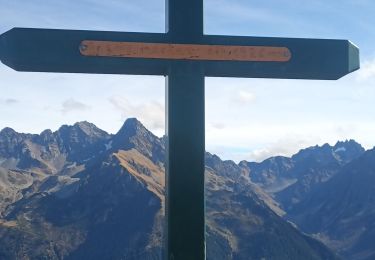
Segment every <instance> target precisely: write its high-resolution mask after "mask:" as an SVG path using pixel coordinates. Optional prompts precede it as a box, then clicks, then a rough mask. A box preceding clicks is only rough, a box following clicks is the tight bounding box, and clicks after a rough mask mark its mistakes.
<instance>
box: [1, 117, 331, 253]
mask: <svg viewBox="0 0 375 260" xmlns="http://www.w3.org/2000/svg"><path fill="white" fill-rule="evenodd" d="M86 126H87V128H88V129H87V128H86ZM72 128H75V129H72ZM12 136H13V137H12V138H10V139H11V141H9V142H7V144H14V143H16V144H17V145H19V146H20V147H24V146H25V145H27V144H25V143H26V142H27V141H28V142H30V143H31V144H32V145H33V147H37V148H38V149H35V150H34V151H36V152H34V153H31V152H29V153H28V156H27V157H26V158H23V157H22V156H21V155H22V154H21V155H20V154H19V152H17V151H20V150H17V149H18V148H17V149H16V148H15V149H11V148H12V147H16V146H15V145H2V146H0V147H3V153H2V154H1V156H2V158H5V160H10V159H9V158H14V161H15V162H17V163H14V164H13V165H12V166H13V168H17V169H18V168H21V167H23V166H24V165H25V167H24V171H26V170H27V172H28V173H30V174H31V175H33V174H34V173H33V172H40V174H42V177H41V178H38V179H37V180H34V179H32V180H29V179H27V180H28V182H25V185H24V186H20V184H17V183H16V184H17V185H18V186H17V187H16V186H15V188H14V189H17V188H18V189H19V190H18V191H17V192H19V193H20V194H23V196H21V197H20V198H17V199H15V200H13V201H12V202H11V203H10V204H9V205H7V207H6V210H4V211H3V215H4V217H3V219H2V220H1V221H0V241H1V245H2V246H1V247H0V258H1V259H2V258H4V259H28V257H29V258H31V259H41V258H47V259H161V254H162V252H161V248H162V229H163V228H162V223H163V221H164V216H163V209H164V154H165V146H164V139H160V138H157V137H156V136H154V135H153V134H152V133H151V132H149V131H148V130H147V129H146V128H144V126H143V125H142V124H141V123H140V122H139V121H137V120H136V119H130V120H127V121H126V122H125V124H124V126H123V127H122V128H121V129H120V131H119V132H118V133H117V134H116V135H114V136H111V135H108V134H106V133H105V132H102V131H101V130H98V129H96V127H94V126H93V125H91V124H89V123H87V122H86V123H84V127H82V126H80V125H75V126H72V127H68V126H67V127H64V128H63V129H61V128H60V130H59V131H57V132H56V133H52V134H51V132H48V133H46V134H44V135H43V136H50V138H46V137H43V138H42V137H41V136H42V135H40V136H37V135H21V134H15V133H12ZM40 138H42V139H43V140H45V142H44V143H42V142H40V141H37V140H40ZM0 140H1V137H0ZM12 140H13V141H12ZM47 140H49V141H47ZM81 140H82V143H80V141H81ZM3 143H4V142H3ZM5 143H6V142H5ZM0 144H1V142H0ZM35 144H38V145H39V146H36V145H35ZM52 146H55V147H56V149H55V150H54V151H56V153H52V152H50V151H51V150H52V149H47V147H52ZM7 147H8V148H7ZM44 150H46V151H49V152H47V154H48V155H49V157H48V156H43V157H42V156H40V155H39V152H40V151H44ZM76 150H77V151H80V152H76ZM21 151H22V149H21ZM53 155H55V157H59V156H63V158H64V160H62V164H61V165H59V167H56V164H52V166H53V167H50V168H48V167H47V168H46V167H44V166H43V165H42V164H41V163H42V162H43V163H45V164H47V163H48V165H51V162H53V161H54V160H55V157H54V156H53ZM30 159H33V160H36V161H38V162H40V164H39V165H42V166H43V167H44V168H42V170H38V168H37V167H36V166H35V165H34V166H33V167H30V166H29V164H27V163H26V164H22V163H21V164H20V162H21V161H25V162H27V160H30ZM12 160H13V159H12ZM206 165H207V168H206V176H207V177H206V181H207V184H206V194H207V232H208V233H207V254H208V259H215V260H220V259H262V258H265V259H336V257H335V256H334V255H333V254H332V253H331V252H330V251H329V250H328V249H327V248H325V246H323V244H321V243H320V242H317V241H316V240H314V239H312V238H310V237H308V236H306V235H303V234H301V233H300V232H299V231H298V230H297V229H295V228H294V227H293V226H292V225H290V224H289V223H287V222H285V221H284V220H283V219H281V218H280V217H279V216H278V215H277V214H275V213H274V212H273V211H272V210H271V209H270V208H269V207H268V206H267V204H266V203H265V202H264V201H263V200H262V199H260V198H259V196H258V195H259V194H260V192H257V191H256V189H254V186H253V184H252V183H251V182H250V181H249V179H248V175H247V173H246V171H245V170H244V169H243V168H241V167H239V166H238V165H236V164H235V163H234V162H231V161H222V160H220V158H218V157H217V156H214V155H211V154H207V157H206ZM3 167H4V165H3ZM71 168H74V170H69V169H71ZM51 169H55V170H56V171H55V172H54V171H52V170H51ZM5 170H6V171H8V175H7V176H9V174H12V172H9V171H13V170H10V169H9V168H5ZM38 176H39V175H38ZM30 182H31V184H30ZM4 183H5V182H4ZM16 184H14V185H16ZM26 195H27V196H26ZM263 196H264V197H266V196H267V195H265V194H263ZM275 207H276V206H275Z"/></svg>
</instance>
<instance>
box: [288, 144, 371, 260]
mask: <svg viewBox="0 0 375 260" xmlns="http://www.w3.org/2000/svg"><path fill="white" fill-rule="evenodd" d="M287 218H288V219H290V220H293V221H294V222H296V223H297V224H298V226H299V227H300V228H301V229H302V230H303V231H305V232H308V233H311V234H316V236H317V237H319V238H320V239H321V240H322V241H324V242H325V243H327V244H328V245H330V246H331V247H332V248H334V249H335V250H337V252H340V254H341V255H343V256H344V257H345V258H347V259H358V260H365V259H366V260H371V259H375V246H374V241H375V150H374V149H373V150H369V151H367V152H365V153H364V154H363V155H362V156H360V157H359V158H357V159H355V160H353V161H352V162H350V163H348V164H347V165H346V166H345V167H343V168H342V169H341V170H340V172H339V173H338V174H336V175H335V176H334V177H333V178H331V179H330V180H329V181H327V182H325V183H323V184H322V185H320V186H319V188H318V189H317V191H315V192H314V193H311V194H309V196H308V197H307V198H306V199H305V200H304V201H303V202H301V203H299V204H298V205H296V206H295V207H294V208H293V210H291V211H290V212H288V215H287Z"/></svg>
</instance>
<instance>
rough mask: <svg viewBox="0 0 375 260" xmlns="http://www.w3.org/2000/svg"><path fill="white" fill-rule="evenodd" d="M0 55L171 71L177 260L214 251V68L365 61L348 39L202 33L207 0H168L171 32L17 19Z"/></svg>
mask: <svg viewBox="0 0 375 260" xmlns="http://www.w3.org/2000/svg"><path fill="white" fill-rule="evenodd" d="M0 59H1V61H2V62H3V63H4V64H5V65H7V66H9V67H11V68H13V69H15V70H17V71H32V72H63V73H96V74H132V75H162V76H165V77H166V136H167V158H166V225H167V228H166V243H165V246H166V250H165V252H166V253H165V257H164V258H165V259H168V260H172V259H173V260H203V259H206V243H205V201H204V200H205V196H204V193H205V192H204V170H205V166H204V165H205V164H204V161H205V160H204V158H205V115H204V114H205V113H204V111H205V105H204V96H205V94H204V93H205V91H204V85H205V76H210V77H243V78H281V79H320V80H336V79H339V78H340V77H342V76H344V75H346V74H348V73H351V72H353V71H355V70H357V69H359V49H358V48H357V47H356V46H355V45H353V44H352V43H351V42H350V41H348V40H325V39H324V40H322V39H293V38H267V37H246V36H215V35H205V34H204V33H203V0H166V33H135V32H107V31H82V30H54V29H32V28H13V29H11V30H10V31H8V32H6V33H4V34H2V35H1V36H0Z"/></svg>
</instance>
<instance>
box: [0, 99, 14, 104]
mask: <svg viewBox="0 0 375 260" xmlns="http://www.w3.org/2000/svg"><path fill="white" fill-rule="evenodd" d="M0 102H1V103H4V104H5V105H14V104H17V103H18V102H19V100H18V99H15V98H6V99H0Z"/></svg>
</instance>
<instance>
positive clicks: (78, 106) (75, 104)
mask: <svg viewBox="0 0 375 260" xmlns="http://www.w3.org/2000/svg"><path fill="white" fill-rule="evenodd" d="M88 109H90V106H88V105H86V104H84V103H82V102H80V101H77V100H75V99H73V98H70V99H67V100H65V101H64V102H63V103H62V108H61V112H62V113H63V114H66V113H69V112H73V111H85V110H88Z"/></svg>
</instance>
